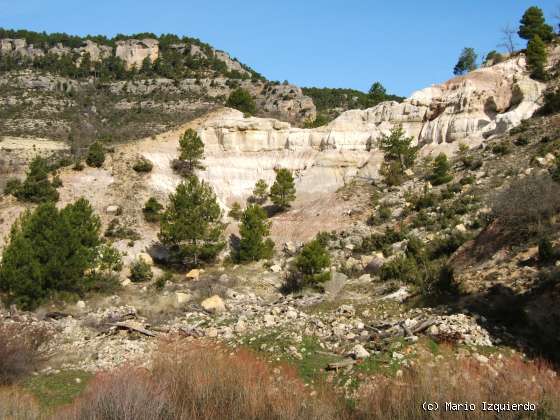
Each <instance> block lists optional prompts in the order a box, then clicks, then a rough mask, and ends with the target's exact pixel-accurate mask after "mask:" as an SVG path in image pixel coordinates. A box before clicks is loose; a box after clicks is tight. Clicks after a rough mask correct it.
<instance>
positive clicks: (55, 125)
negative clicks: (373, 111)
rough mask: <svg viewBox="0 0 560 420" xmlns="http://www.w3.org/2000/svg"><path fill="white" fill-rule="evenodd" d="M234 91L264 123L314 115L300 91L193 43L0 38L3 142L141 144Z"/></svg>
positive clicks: (1, 34)
mask: <svg viewBox="0 0 560 420" xmlns="http://www.w3.org/2000/svg"><path fill="white" fill-rule="evenodd" d="M237 88H243V89H245V90H247V91H248V92H249V93H250V94H251V96H252V97H253V99H254V100H255V102H256V105H257V112H258V113H259V114H261V115H270V116H276V117H279V118H281V119H285V120H289V121H293V122H303V121H304V120H307V119H313V118H314V116H315V107H314V105H313V102H312V100H311V99H310V98H308V97H305V96H304V95H303V94H302V92H301V90H300V89H299V88H298V87H297V86H294V85H290V84H287V83H285V84H280V83H279V82H268V81H266V80H265V79H264V77H262V76H261V75H260V74H258V73H257V72H255V71H254V70H252V69H251V68H249V67H248V66H246V65H244V64H242V63H240V62H239V61H237V60H236V59H233V58H231V57H230V56H229V55H228V54H227V53H225V52H222V51H218V50H215V49H214V48H212V47H211V46H209V45H208V44H205V43H202V42H201V41H199V40H197V39H193V38H189V37H182V38H180V37H178V36H176V35H170V34H167V35H161V36H159V37H158V36H156V35H154V34H151V33H142V34H135V35H132V36H124V35H118V36H116V37H114V38H111V39H108V38H106V37H103V36H86V37H77V36H70V35H66V34H50V35H48V34H44V33H35V32H30V31H9V30H0V103H1V104H2V110H1V111H0V128H1V129H2V132H3V134H4V135H14V136H35V137H46V138H53V139H61V140H66V139H68V138H70V140H72V141H76V139H78V138H79V139H80V141H81V142H82V143H86V144H87V142H88V140H90V141H91V139H102V140H113V141H126V140H131V139H135V138H141V137H145V136H148V135H151V134H155V133H159V132H162V131H165V130H168V129H170V128H172V127H175V126H177V125H179V124H181V123H184V122H186V121H189V120H191V119H192V118H193V117H195V116H198V115H200V114H201V113H203V112H205V111H207V110H209V109H212V108H213V107H215V106H217V105H221V104H223V103H224V102H225V101H226V99H227V98H228V96H229V94H230V93H231V92H232V91H233V90H235V89H237ZM81 139H84V140H81Z"/></svg>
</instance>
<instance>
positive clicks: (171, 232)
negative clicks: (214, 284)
mask: <svg viewBox="0 0 560 420" xmlns="http://www.w3.org/2000/svg"><path fill="white" fill-rule="evenodd" d="M224 229H225V225H224V224H223V223H222V210H221V209H220V205H219V204H218V201H217V200H216V195H215V194H214V191H213V190H212V187H211V186H210V185H208V184H207V183H205V182H204V181H200V180H199V179H198V178H197V177H196V176H190V177H188V178H187V179H186V180H185V181H183V182H182V183H181V184H179V185H178V186H177V190H176V191H175V193H174V194H171V195H170V196H169V205H168V206H167V208H166V209H165V212H164V213H163V214H162V215H161V221H160V234H159V238H160V240H161V241H162V243H163V244H164V245H167V246H168V247H169V248H170V250H171V251H172V254H173V255H174V256H175V257H176V258H179V259H181V260H182V262H184V263H186V264H187V265H189V266H198V265H199V264H200V263H201V262H202V261H209V260H212V259H214V258H215V257H216V255H217V254H218V253H219V252H220V251H221V250H222V249H223V248H224V246H225V242H224V241H223V232H224Z"/></svg>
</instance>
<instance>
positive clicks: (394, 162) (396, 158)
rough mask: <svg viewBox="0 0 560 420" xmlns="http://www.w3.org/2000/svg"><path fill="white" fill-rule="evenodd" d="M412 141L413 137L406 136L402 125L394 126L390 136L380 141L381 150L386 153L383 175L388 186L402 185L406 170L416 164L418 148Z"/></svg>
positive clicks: (382, 169)
mask: <svg viewBox="0 0 560 420" xmlns="http://www.w3.org/2000/svg"><path fill="white" fill-rule="evenodd" d="M412 141H413V138H412V137H406V136H405V133H404V130H403V128H402V125H396V126H394V127H393V129H392V130H391V132H390V133H389V135H382V136H381V138H380V139H379V140H378V143H379V147H380V149H381V150H383V152H384V153H385V162H384V164H383V165H382V167H381V173H382V175H384V178H385V182H386V183H387V184H388V185H398V184H400V183H401V181H402V177H403V175H404V171H405V169H406V168H410V167H411V166H412V165H413V164H414V161H415V160H416V155H417V148H416V147H415V146H412Z"/></svg>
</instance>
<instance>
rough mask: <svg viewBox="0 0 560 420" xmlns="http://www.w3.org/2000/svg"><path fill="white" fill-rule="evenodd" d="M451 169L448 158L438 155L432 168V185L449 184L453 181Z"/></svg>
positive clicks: (441, 154)
mask: <svg viewBox="0 0 560 420" xmlns="http://www.w3.org/2000/svg"><path fill="white" fill-rule="evenodd" d="M450 169H451V165H450V164H449V161H448V160H447V156H446V155H445V154H443V153H440V154H439V155H437V156H436V158H435V160H434V163H433V166H432V175H431V176H430V181H431V183H432V184H433V185H442V184H447V183H448V182H449V181H451V180H452V179H453V175H451V174H450V173H449V171H450Z"/></svg>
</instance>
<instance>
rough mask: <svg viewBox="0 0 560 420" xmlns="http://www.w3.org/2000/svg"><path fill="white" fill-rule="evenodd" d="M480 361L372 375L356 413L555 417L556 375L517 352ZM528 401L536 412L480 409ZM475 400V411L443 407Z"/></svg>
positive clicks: (559, 385)
mask: <svg viewBox="0 0 560 420" xmlns="http://www.w3.org/2000/svg"><path fill="white" fill-rule="evenodd" d="M491 360H492V362H490V363H489V364H481V363H479V362H478V361H476V360H474V359H472V358H468V359H459V360H451V361H450V362H449V361H447V362H445V363H443V362H442V363H436V364H432V366H430V364H426V365H423V366H422V367H419V368H415V369H409V370H407V371H405V372H404V373H403V375H402V377H400V378H387V377H381V376H378V377H375V378H374V379H373V380H371V382H370V385H369V386H365V387H364V388H363V389H362V393H361V397H360V398H359V401H360V403H359V412H360V413H361V414H360V415H359V417H360V418H364V419H386V418H395V419H396V418H398V419H426V418H433V419H454V420H456V419H489V418H500V419H518V418H542V419H557V418H560V417H558V416H559V413H560V395H558V390H559V389H560V379H559V378H558V376H557V375H556V373H555V372H554V371H552V370H551V369H549V368H548V367H547V366H546V365H544V364H541V363H527V362H525V361H523V360H521V359H520V358H518V357H512V358H507V359H503V360H498V359H494V358H493V359H491ZM484 401H485V402H488V403H502V404H503V403H507V402H509V403H526V402H529V403H533V404H535V405H536V408H537V411H535V412H524V411H521V412H514V411H509V412H502V413H501V414H499V415H496V413H492V412H484V411H482V410H481V408H482V402H484ZM424 402H437V403H438V404H439V410H438V411H434V412H431V413H429V412H426V411H424V410H423V409H422V404H423V403H424ZM446 402H454V403H465V402H467V403H474V404H475V405H476V410H475V411H460V412H453V411H445V403H446Z"/></svg>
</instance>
